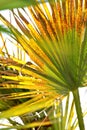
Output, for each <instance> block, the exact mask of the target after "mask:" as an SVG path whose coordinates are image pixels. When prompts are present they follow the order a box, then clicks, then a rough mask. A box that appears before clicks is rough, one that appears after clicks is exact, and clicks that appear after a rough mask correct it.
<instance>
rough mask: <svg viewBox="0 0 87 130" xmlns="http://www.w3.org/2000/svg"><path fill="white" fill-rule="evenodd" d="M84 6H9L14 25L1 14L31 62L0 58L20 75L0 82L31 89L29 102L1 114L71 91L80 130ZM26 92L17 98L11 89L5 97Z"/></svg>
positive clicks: (86, 47) (86, 52) (44, 104)
mask: <svg viewBox="0 0 87 130" xmlns="http://www.w3.org/2000/svg"><path fill="white" fill-rule="evenodd" d="M86 9H87V2H86V1H85V0H82V1H80V0H76V1H75V0H72V1H70V0H65V1H61V0H60V1H54V2H52V3H49V0H48V3H43V4H38V5H37V6H34V7H33V6H31V7H28V8H27V11H26V9H22V10H20V9H18V10H17V14H16V13H15V11H14V10H13V11H12V13H13V16H14V18H15V21H16V23H17V25H18V27H19V28H18V29H17V28H16V27H14V26H13V25H12V24H11V23H10V22H8V21H7V20H6V19H5V18H4V17H3V16H0V17H1V20H2V21H3V23H4V24H5V25H7V26H8V27H9V28H10V29H11V31H12V33H13V35H12V38H13V39H14V40H15V41H17V43H18V44H20V45H21V46H22V47H23V49H24V50H25V52H26V53H27V54H28V55H29V56H30V58H31V60H32V61H33V65H32V64H30V63H26V62H25V63H24V62H21V61H19V60H17V59H16V58H12V59H11V58H8V62H7V59H4V58H3V59H2V61H1V63H2V64H3V65H4V66H8V67H9V68H12V69H15V70H16V71H18V72H20V73H21V76H20V75H18V76H16V77H12V76H6V75H2V76H1V78H2V79H3V80H6V82H2V84H1V85H3V87H9V88H16V87H17V88H26V89H29V90H32V91H33V94H32V98H31V99H30V100H29V101H26V102H24V103H23V104H21V105H18V106H16V107H14V108H11V109H10V110H7V111H5V112H2V113H1V114H0V117H10V116H16V115H21V114H24V113H27V112H34V111H36V110H40V109H43V108H48V107H50V106H52V105H53V102H54V101H55V99H57V98H58V97H60V95H63V96H65V95H67V94H68V93H69V92H70V91H71V92H72V93H73V96H74V101H75V106H76V110H77V117H78V122H79V127H80V129H81V130H84V123H83V118H82V111H81V106H80V100H79V92H78V88H79V87H85V86H86V84H87V81H86V74H87V64H86V62H87V61H86V58H87V40H86V35H87V20H86V19H87V11H86ZM25 15H26V16H27V18H26V17H25ZM9 81H10V82H9ZM13 83H14V85H13ZM9 84H10V86H9ZM37 90H38V91H39V92H38V94H39V95H38V96H37ZM25 93H26V92H25ZM25 93H24V92H23V93H21V94H22V95H24V96H22V97H21V95H20V93H16V96H15V97H14V94H11V95H10V96H8V98H11V99H15V98H17V99H19V98H24V97H26V96H27V94H28V96H29V95H31V91H30V92H28V93H26V94H25ZM25 95H26V96H25ZM28 98H30V97H28ZM77 102H78V103H77ZM36 106H38V107H36ZM24 107H25V111H23V109H24ZM19 109H20V111H19Z"/></svg>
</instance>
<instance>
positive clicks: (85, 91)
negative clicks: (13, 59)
mask: <svg viewBox="0 0 87 130" xmlns="http://www.w3.org/2000/svg"><path fill="white" fill-rule="evenodd" d="M1 13H2V14H3V15H4V16H5V17H6V18H7V19H8V20H10V13H9V11H8V10H6V11H1ZM11 18H12V17H11ZM11 22H12V24H14V25H15V26H17V25H16V24H15V22H14V19H13V18H12V19H11ZM0 24H1V23H0ZM5 37H6V39H8V38H9V37H8V36H7V35H5ZM1 46H2V42H1V41H0V47H1ZM7 47H8V51H9V53H10V54H12V53H13V52H14V53H15V54H16V51H17V50H16V49H17V48H16V47H15V45H12V44H10V42H9V41H8V40H7ZM26 60H27V61H29V60H30V59H29V57H28V56H27V55H26ZM80 98H81V104H82V108H83V111H84V110H87V88H81V89H80ZM84 119H85V120H84V121H85V130H87V116H86V117H85V118H84ZM17 120H18V121H19V122H20V123H22V122H21V121H20V119H19V118H17ZM0 123H7V124H8V122H7V121H6V120H5V119H4V120H1V121H0ZM0 129H2V126H0ZM12 130H13V129H12ZM77 130H79V128H78V129H77Z"/></svg>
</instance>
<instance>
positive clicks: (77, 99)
mask: <svg viewBox="0 0 87 130" xmlns="http://www.w3.org/2000/svg"><path fill="white" fill-rule="evenodd" d="M72 93H73V98H74V102H75V107H76V113H77V118H78V124H79V128H80V130H85V127H84V121H83V115H82V108H81V102H80V96H79V90H78V89H76V90H74V91H72Z"/></svg>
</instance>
